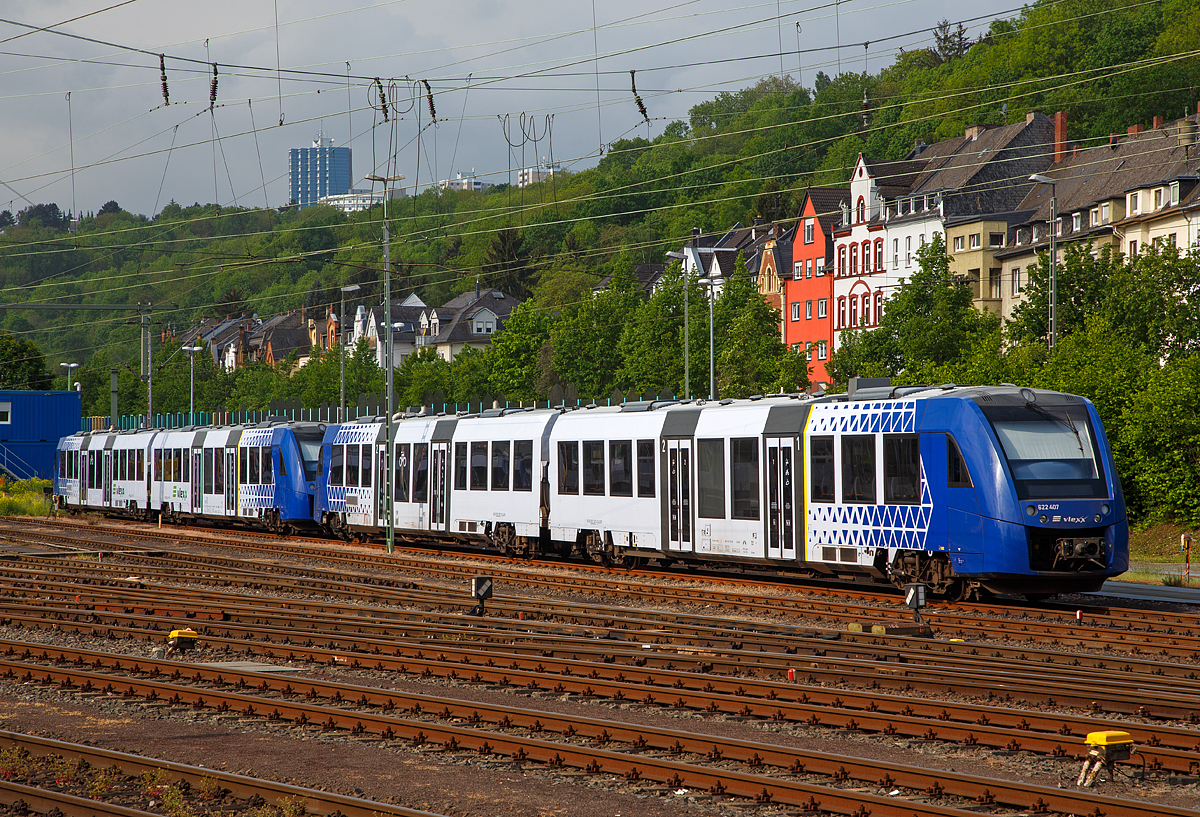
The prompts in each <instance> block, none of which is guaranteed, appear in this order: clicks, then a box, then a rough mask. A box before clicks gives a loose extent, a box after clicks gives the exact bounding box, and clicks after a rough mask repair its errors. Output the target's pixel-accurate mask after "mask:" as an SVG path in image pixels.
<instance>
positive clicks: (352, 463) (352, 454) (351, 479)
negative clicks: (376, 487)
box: [346, 445, 361, 488]
mask: <svg viewBox="0 0 1200 817" xmlns="http://www.w3.org/2000/svg"><path fill="white" fill-rule="evenodd" d="M360 460H361V458H360V457H359V455H358V446H357V445H348V446H346V487H348V488H354V487H357V486H358V469H359V462H360Z"/></svg>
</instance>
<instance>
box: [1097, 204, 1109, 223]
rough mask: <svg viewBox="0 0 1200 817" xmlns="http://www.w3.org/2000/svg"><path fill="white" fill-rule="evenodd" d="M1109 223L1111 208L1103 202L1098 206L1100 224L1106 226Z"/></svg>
mask: <svg viewBox="0 0 1200 817" xmlns="http://www.w3.org/2000/svg"><path fill="white" fill-rule="evenodd" d="M1110 221H1112V208H1111V206H1110V205H1109V203H1108V202H1104V203H1103V204H1101V205H1100V223H1101V224H1108V223H1109V222H1110Z"/></svg>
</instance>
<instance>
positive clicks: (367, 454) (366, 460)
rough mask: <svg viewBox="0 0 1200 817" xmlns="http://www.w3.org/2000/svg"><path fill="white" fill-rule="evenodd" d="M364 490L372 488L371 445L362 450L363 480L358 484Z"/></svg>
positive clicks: (368, 444)
mask: <svg viewBox="0 0 1200 817" xmlns="http://www.w3.org/2000/svg"><path fill="white" fill-rule="evenodd" d="M358 484H359V485H361V486H362V487H364V488H370V487H371V444H370V443H367V444H366V445H364V446H363V449H362V479H361V480H359V482H358Z"/></svg>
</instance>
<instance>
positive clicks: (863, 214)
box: [858, 196, 867, 224]
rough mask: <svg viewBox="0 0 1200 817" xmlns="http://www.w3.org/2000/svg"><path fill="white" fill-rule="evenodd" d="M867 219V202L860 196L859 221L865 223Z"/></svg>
mask: <svg viewBox="0 0 1200 817" xmlns="http://www.w3.org/2000/svg"><path fill="white" fill-rule="evenodd" d="M866 220H867V202H866V200H865V199H863V197H862V196H859V197H858V223H859V224H864V223H865V222H866Z"/></svg>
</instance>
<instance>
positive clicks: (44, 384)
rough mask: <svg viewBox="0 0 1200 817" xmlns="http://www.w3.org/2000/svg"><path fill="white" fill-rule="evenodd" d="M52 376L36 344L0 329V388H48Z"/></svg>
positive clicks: (44, 357) (24, 389) (22, 389)
mask: <svg viewBox="0 0 1200 817" xmlns="http://www.w3.org/2000/svg"><path fill="white" fill-rule="evenodd" d="M51 382H52V378H51V377H50V372H49V371H47V370H46V356H45V355H43V354H42V350H41V349H39V348H38V347H37V344H36V343H34V342H33V341H31V340H26V339H25V338H22V337H18V336H17V335H14V334H13V333H12V332H9V331H8V330H6V329H0V389H16V390H21V391H26V390H36V389H48V388H50V384H51Z"/></svg>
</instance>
